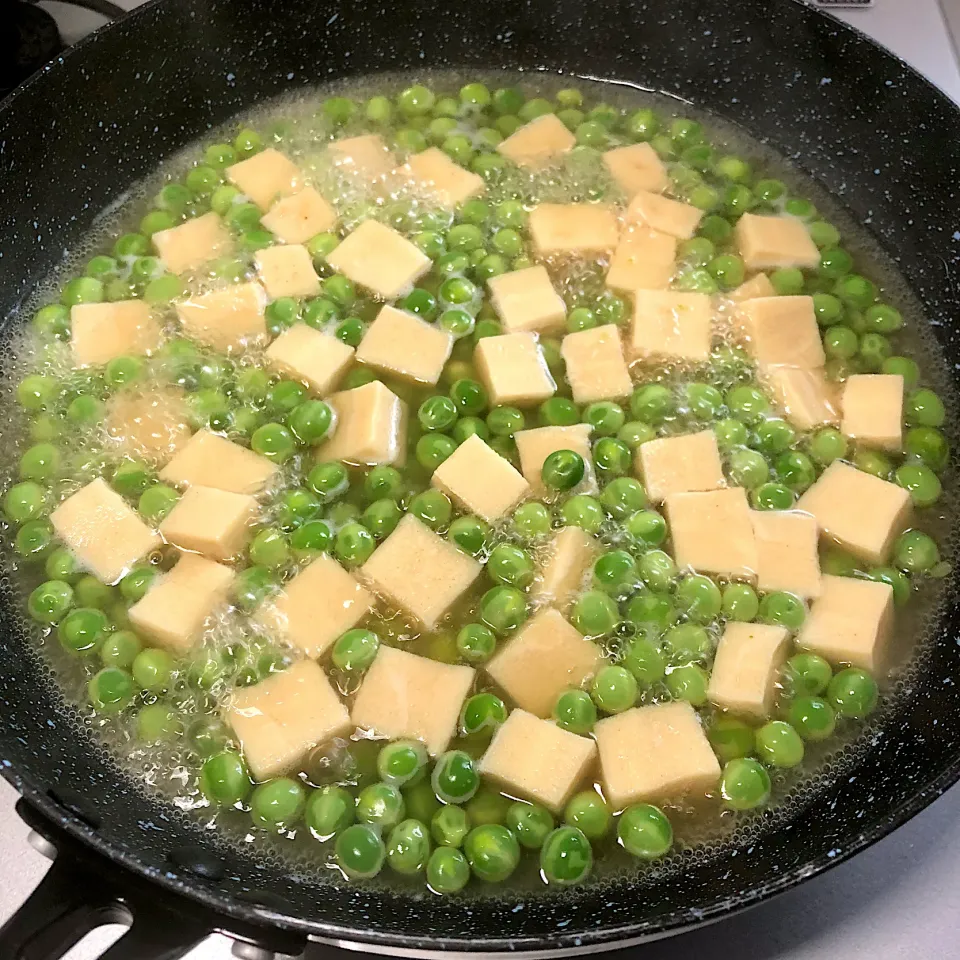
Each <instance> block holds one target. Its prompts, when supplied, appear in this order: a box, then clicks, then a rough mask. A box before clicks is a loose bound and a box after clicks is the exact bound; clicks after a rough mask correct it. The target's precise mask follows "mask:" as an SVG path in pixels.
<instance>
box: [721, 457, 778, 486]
mask: <svg viewBox="0 0 960 960" xmlns="http://www.w3.org/2000/svg"><path fill="white" fill-rule="evenodd" d="M727 469H728V471H729V474H730V479H731V481H733V483H734V484H735V485H736V486H738V487H746V488H747V489H748V490H753V489H755V488H756V487H760V486H762V485H763V484H764V483H766V481H767V479H768V478H769V476H770V467H769V465H768V464H767V461H766V460H765V459H764V458H763V456H762V455H761V454H759V453H757V451H756V450H747V449H740V450H734V451H733V452H732V453H731V454H730V459H729V460H728V466H727Z"/></svg>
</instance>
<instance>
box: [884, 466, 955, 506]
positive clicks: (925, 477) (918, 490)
mask: <svg viewBox="0 0 960 960" xmlns="http://www.w3.org/2000/svg"><path fill="white" fill-rule="evenodd" d="M894 477H895V479H896V481H897V483H898V484H899V485H900V486H901V487H903V488H904V490H907V491H908V492H909V493H910V499H911V500H913V503H914V505H915V506H917V507H929V506H931V505H933V504H934V503H936V502H937V501H938V500H939V499H940V494H941V493H942V492H943V487H942V486H941V484H940V479H939V477H937V475H936V474H935V473H934V472H933V471H932V470H931V469H930V468H929V467H928V466H926V465H924V464H922V463H905V464H903V465H902V466H900V467H897V470H896V473H895V474H894Z"/></svg>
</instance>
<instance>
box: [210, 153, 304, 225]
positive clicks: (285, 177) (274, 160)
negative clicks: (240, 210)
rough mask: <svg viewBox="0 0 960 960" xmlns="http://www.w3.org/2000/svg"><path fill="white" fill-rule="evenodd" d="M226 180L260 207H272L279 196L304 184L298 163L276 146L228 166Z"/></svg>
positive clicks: (263, 208) (293, 191)
mask: <svg viewBox="0 0 960 960" xmlns="http://www.w3.org/2000/svg"><path fill="white" fill-rule="evenodd" d="M227 179H228V180H229V181H230V182H231V183H232V184H233V185H234V186H235V187H236V188H237V189H238V190H240V191H241V192H242V193H245V194H246V195H247V196H248V197H249V198H250V199H251V200H252V201H253V202H254V203H255V204H256V205H257V206H258V207H259V208H260V209H261V210H269V209H270V207H271V206H272V205H273V202H274V201H275V200H276V199H277V198H278V197H284V196H286V195H287V194H288V193H295V192H296V191H297V190H298V189H299V188H300V187H301V186H302V183H303V175H302V174H301V173H300V170H299V168H298V167H297V165H296V164H295V163H294V162H293V161H292V160H290V159H289V158H288V157H285V156H284V155H283V154H282V153H281V152H280V151H279V150H275V149H274V148H273V147H267V148H266V150H261V151H260V152H259V153H255V154H254V155H253V156H252V157H248V158H247V159H246V160H241V161H240V162H239V163H235V164H233V165H232V166H230V167H227Z"/></svg>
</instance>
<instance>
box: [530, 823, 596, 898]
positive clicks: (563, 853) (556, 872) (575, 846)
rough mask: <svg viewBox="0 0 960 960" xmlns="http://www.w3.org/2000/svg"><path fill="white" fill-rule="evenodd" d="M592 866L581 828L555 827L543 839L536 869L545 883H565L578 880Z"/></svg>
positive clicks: (587, 842)
mask: <svg viewBox="0 0 960 960" xmlns="http://www.w3.org/2000/svg"><path fill="white" fill-rule="evenodd" d="M592 868H593V848H592V847H591V845H590V840H589V839H588V838H587V836H586V835H585V834H584V832H583V831H582V830H579V829H577V828H576V827H572V826H562V827H558V828H557V829H556V830H554V831H552V832H551V833H550V835H549V836H548V837H547V838H546V840H544V842H543V846H542V848H541V850H540V871H541V873H542V874H543V877H544V879H545V880H546V881H547V882H548V883H552V884H556V885H557V886H561V887H566V886H572V885H573V884H577V883H582V882H583V881H584V880H586V878H587V877H588V876H589V875H590V871H591V869H592Z"/></svg>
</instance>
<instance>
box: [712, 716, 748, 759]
mask: <svg viewBox="0 0 960 960" xmlns="http://www.w3.org/2000/svg"><path fill="white" fill-rule="evenodd" d="M707 739H708V740H709V741H710V746H711V747H713V752H714V753H715V754H716V755H717V757H719V759H720V760H721V761H722V762H724V763H726V762H728V761H729V760H734V759H737V758H738V757H749V756H750V755H751V754H752V753H753V752H754V751H755V750H756V737H755V735H754V731H753V727H751V726H750V725H749V724H747V723H744V722H743V720H739V719H737V718H736V717H730V716H726V715H721V716H719V717H717V718H716V719H715V720H714V721H713V723H712V724H711V725H710V728H709V729H708V731H707Z"/></svg>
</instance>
